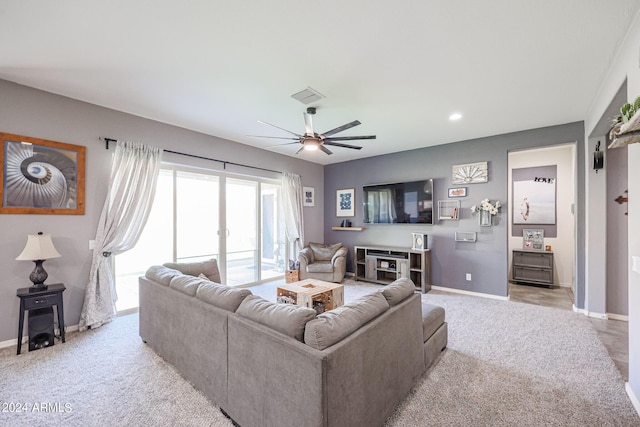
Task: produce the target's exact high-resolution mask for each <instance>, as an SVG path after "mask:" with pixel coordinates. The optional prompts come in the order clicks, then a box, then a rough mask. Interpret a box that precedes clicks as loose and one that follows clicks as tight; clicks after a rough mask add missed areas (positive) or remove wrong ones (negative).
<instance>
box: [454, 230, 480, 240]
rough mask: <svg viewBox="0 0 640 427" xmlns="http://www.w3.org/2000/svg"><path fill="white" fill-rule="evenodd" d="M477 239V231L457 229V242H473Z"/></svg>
mask: <svg viewBox="0 0 640 427" xmlns="http://www.w3.org/2000/svg"><path fill="white" fill-rule="evenodd" d="M476 239H477V234H476V232H475V231H456V242H469V243H473V242H475V241H476Z"/></svg>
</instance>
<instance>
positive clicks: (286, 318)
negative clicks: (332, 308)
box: [236, 295, 316, 341]
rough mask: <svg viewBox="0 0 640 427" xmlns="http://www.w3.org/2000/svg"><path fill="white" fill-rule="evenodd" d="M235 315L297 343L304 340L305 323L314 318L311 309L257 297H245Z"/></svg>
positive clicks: (313, 312) (314, 314)
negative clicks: (295, 340) (288, 337)
mask: <svg viewBox="0 0 640 427" xmlns="http://www.w3.org/2000/svg"><path fill="white" fill-rule="evenodd" d="M236 313H237V314H239V315H240V316H242V317H246V318H247V319H250V320H253V321H254V322H256V323H260V324H261V325H264V326H268V327H269V328H271V329H274V330H276V331H278V332H281V333H283V334H285V335H288V336H290V337H292V338H295V339H297V340H298V341H302V340H303V338H304V328H305V325H306V324H307V322H308V321H310V320H312V319H314V318H315V317H316V311H315V310H314V309H312V308H307V307H301V306H297V305H292V304H276V303H274V302H271V301H267V300H266V299H264V298H261V297H259V296H257V295H249V296H248V297H246V298H245V299H244V301H242V303H241V304H240V306H239V307H238V309H237V310H236Z"/></svg>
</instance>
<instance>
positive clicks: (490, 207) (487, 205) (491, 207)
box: [471, 199, 501, 215]
mask: <svg viewBox="0 0 640 427" xmlns="http://www.w3.org/2000/svg"><path fill="white" fill-rule="evenodd" d="M500 206H501V205H500V201H499V200H496V202H495V203H491V201H490V200H489V199H484V200H482V201H481V202H480V205H479V206H478V205H473V206H471V212H472V213H478V212H480V211H488V212H489V213H490V214H491V215H497V214H498V212H499V211H500Z"/></svg>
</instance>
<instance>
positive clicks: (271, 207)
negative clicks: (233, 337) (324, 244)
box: [116, 167, 286, 311]
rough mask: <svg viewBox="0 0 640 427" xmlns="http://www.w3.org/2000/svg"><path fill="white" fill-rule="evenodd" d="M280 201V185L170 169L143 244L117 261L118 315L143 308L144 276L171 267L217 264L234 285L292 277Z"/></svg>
mask: <svg viewBox="0 0 640 427" xmlns="http://www.w3.org/2000/svg"><path fill="white" fill-rule="evenodd" d="M279 194H280V183H279V182H278V181H276V180H267V179H261V178H247V177H236V176H231V175H227V174H222V173H219V172H216V173H214V172H211V173H207V172H203V171H201V170H189V169H184V168H169V167H166V168H163V169H162V170H161V172H160V176H159V179H158V188H157V190H156V198H155V201H154V205H153V209H152V211H151V214H150V217H149V221H148V223H147V226H146V227H145V229H144V232H143V233H142V236H141V238H140V240H139V242H138V244H137V245H136V247H135V248H134V249H132V250H131V251H129V252H126V253H124V254H122V255H118V256H117V257H116V291H117V293H118V303H117V308H118V311H122V310H126V309H130V308H135V307H137V304H138V294H137V290H138V284H137V282H138V281H137V278H138V276H140V275H143V274H144V272H145V271H146V269H147V268H148V267H149V266H151V265H155V264H162V263H164V262H168V261H177V262H192V261H200V260H205V259H210V258H215V259H217V260H218V266H219V268H220V275H221V278H222V281H223V282H224V283H226V284H228V285H231V286H235V285H246V284H250V283H255V282H258V281H261V280H266V279H270V278H274V277H278V276H281V275H282V274H284V268H285V264H284V260H286V254H285V250H286V245H285V244H284V240H285V239H284V228H283V226H282V221H281V218H280V217H281V216H280V215H279V207H278V203H279V200H278V199H279Z"/></svg>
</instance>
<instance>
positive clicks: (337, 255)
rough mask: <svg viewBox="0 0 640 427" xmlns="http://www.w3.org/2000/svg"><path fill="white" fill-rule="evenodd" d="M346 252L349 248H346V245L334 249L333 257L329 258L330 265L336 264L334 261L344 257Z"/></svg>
mask: <svg viewBox="0 0 640 427" xmlns="http://www.w3.org/2000/svg"><path fill="white" fill-rule="evenodd" d="M347 253H349V249H347V247H346V246H343V247H341V248H340V249H338V250H337V251H336V253H335V254H333V257H332V258H331V264H332V265H335V264H336V261H337V260H338V259H339V258H346V257H347Z"/></svg>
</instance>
